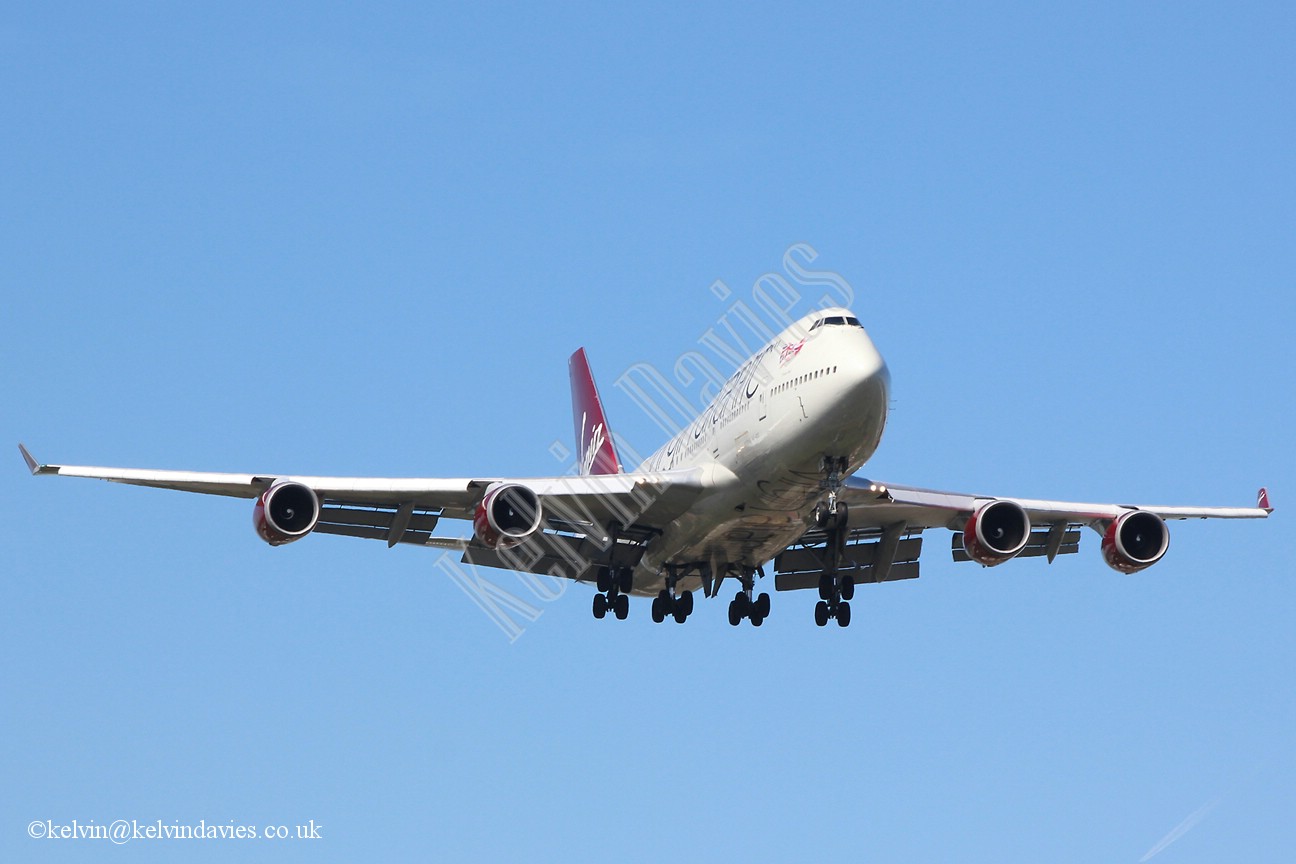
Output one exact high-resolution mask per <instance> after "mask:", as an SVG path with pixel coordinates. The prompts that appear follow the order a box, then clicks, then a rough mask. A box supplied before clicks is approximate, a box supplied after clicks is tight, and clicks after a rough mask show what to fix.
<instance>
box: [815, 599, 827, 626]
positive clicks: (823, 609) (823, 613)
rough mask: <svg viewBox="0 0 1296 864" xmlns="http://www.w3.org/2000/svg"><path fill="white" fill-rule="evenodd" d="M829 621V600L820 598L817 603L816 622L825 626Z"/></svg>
mask: <svg viewBox="0 0 1296 864" xmlns="http://www.w3.org/2000/svg"><path fill="white" fill-rule="evenodd" d="M827 623H828V602H827V601H826V600H820V601H819V602H818V603H816V604H815V624H817V625H819V626H820V627H823V626H824V625H825V624H827Z"/></svg>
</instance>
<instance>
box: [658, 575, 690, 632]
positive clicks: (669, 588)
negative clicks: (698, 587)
mask: <svg viewBox="0 0 1296 864" xmlns="http://www.w3.org/2000/svg"><path fill="white" fill-rule="evenodd" d="M678 582H679V565H677V564H667V565H666V587H665V588H663V589H662V590H661V593H659V594H658V595H657V596H656V597H654V598H653V603H652V619H653V621H654V622H655V623H657V624H660V623H662V622H663V621H665V620H666V616H667V615H669V616H671V617H673V618H674V619H675V623H676V624H683V623H684V622H685V621H687V620H688V616H690V615H692V614H693V592H692V591H685V592H684V593H683V594H678V595H677V594H676V593H675V585H676V583H678Z"/></svg>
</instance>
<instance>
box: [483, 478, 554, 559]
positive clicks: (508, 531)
mask: <svg viewBox="0 0 1296 864" xmlns="http://www.w3.org/2000/svg"><path fill="white" fill-rule="evenodd" d="M539 528H540V499H539V498H538V497H537V496H536V494H535V492H532V491H531V490H530V489H528V488H527V487H525V486H523V485H521V484H519V483H496V484H495V485H493V486H491V487H490V488H489V489H487V490H486V494H485V495H484V496H482V500H481V503H479V504H478V505H477V511H476V513H474V514H473V531H474V532H475V533H476V535H477V539H478V540H480V541H481V542H482V543H484V544H485V545H487V546H489V547H490V548H492V549H508V548H510V547H512V546H517V545H518V544H519V543H521V542H522V541H523V540H525V539H526V538H528V537H530V536H531V535H532V534H534V533H535V532H536V531H537V530H538V529H539Z"/></svg>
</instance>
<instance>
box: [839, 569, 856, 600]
mask: <svg viewBox="0 0 1296 864" xmlns="http://www.w3.org/2000/svg"><path fill="white" fill-rule="evenodd" d="M840 590H841V598H842V599H843V600H853V599H855V577H854V576H851V575H850V574H847V575H845V576H843V577H841V589H840Z"/></svg>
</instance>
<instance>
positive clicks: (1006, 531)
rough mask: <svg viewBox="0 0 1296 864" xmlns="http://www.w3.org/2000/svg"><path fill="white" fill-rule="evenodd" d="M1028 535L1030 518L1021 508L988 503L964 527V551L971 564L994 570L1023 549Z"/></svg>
mask: <svg viewBox="0 0 1296 864" xmlns="http://www.w3.org/2000/svg"><path fill="white" fill-rule="evenodd" d="M1030 533H1031V522H1030V517H1029V516H1027V515H1026V511H1025V510H1023V509H1022V508H1021V505H1020V504H1014V503H1013V502H1012V501H991V502H989V503H988V504H983V505H981V507H980V508H978V509H977V511H976V512H975V513H973V514H972V517H971V518H970V519H968V521H967V525H965V526H964V527H963V548H964V549H965V550H967V554H968V557H969V558H971V559H972V560H973V561H975V562H977V563H978V564H984V565H985V566H986V567H993V566H995V565H996V564H1002V563H1003V562H1005V561H1007V560H1008V559H1009V558H1012V557H1013V556H1014V555H1016V554H1017V553H1018V552H1020V551H1022V550H1023V549H1025V548H1026V542H1027V541H1028V540H1030Z"/></svg>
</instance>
